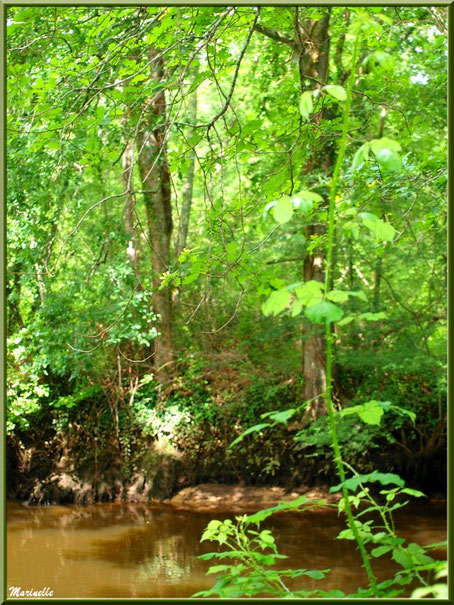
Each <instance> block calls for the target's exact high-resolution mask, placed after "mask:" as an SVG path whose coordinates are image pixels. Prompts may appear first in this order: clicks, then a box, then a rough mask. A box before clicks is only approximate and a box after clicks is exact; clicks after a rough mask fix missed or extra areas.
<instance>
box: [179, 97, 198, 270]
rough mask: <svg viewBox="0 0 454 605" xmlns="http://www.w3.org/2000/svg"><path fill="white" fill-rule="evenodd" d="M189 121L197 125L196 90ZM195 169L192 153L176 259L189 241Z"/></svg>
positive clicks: (189, 134)
mask: <svg viewBox="0 0 454 605" xmlns="http://www.w3.org/2000/svg"><path fill="white" fill-rule="evenodd" d="M188 109H189V116H188V117H189V121H190V123H191V124H195V122H196V120H197V90H195V91H194V92H193V93H192V94H191V95H190V97H189V108H188ZM194 132H195V129H194V128H191V129H190V130H189V132H188V139H190V138H191V137H192V136H193V134H194ZM194 169H195V153H194V152H193V151H191V158H190V164H189V168H188V172H187V174H186V180H185V183H184V186H183V201H182V204H181V214H180V224H179V229H178V239H177V246H176V257H177V258H178V257H179V256H180V254H181V253H182V252H183V250H184V248H185V247H186V242H187V239H188V227H189V217H190V214H191V205H192V192H193V188H194Z"/></svg>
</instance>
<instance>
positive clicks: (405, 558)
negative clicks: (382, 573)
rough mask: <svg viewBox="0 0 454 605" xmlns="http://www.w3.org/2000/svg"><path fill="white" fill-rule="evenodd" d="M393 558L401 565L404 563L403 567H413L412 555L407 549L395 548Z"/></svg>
mask: <svg viewBox="0 0 454 605" xmlns="http://www.w3.org/2000/svg"><path fill="white" fill-rule="evenodd" d="M393 559H394V561H395V562H396V563H399V565H402V567H404V568H405V569H409V568H410V567H413V563H412V560H411V557H410V556H409V555H408V554H407V552H406V551H405V550H400V549H398V548H394V549H393Z"/></svg>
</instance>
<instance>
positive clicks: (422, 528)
mask: <svg viewBox="0 0 454 605" xmlns="http://www.w3.org/2000/svg"><path fill="white" fill-rule="evenodd" d="M226 516H228V515H216V514H211V515H210V514H206V513H204V514H198V513H190V512H182V511H175V510H173V509H171V508H169V507H149V506H146V505H137V504H134V505H132V504H129V505H128V504H97V505H93V506H85V507H82V506H48V507H24V506H21V505H19V504H13V503H10V504H9V505H8V508H7V557H8V558H7V585H8V586H21V587H22V588H24V589H29V588H36V589H40V588H42V587H44V586H49V587H50V588H51V589H52V590H53V591H54V597H57V598H58V597H60V598H70V597H72V598H77V597H79V598H90V597H91V598H129V597H134V598H145V597H148V598H150V597H156V598H160V597H161V598H164V597H167V598H168V597H189V596H190V595H191V594H193V593H194V592H196V591H198V590H202V589H204V588H208V587H209V586H211V585H212V583H213V579H212V578H210V577H208V578H207V577H206V576H205V571H206V569H207V568H208V566H209V563H206V562H203V561H199V560H197V559H196V557H197V556H198V555H199V554H202V553H204V552H209V551H211V550H214V549H215V547H214V545H213V544H210V543H207V542H203V543H202V544H200V542H199V540H200V536H201V533H202V531H203V529H204V527H205V526H206V524H207V523H208V522H209V521H210V519H212V518H216V517H221V518H225V517H226ZM445 519H446V510H445V508H444V506H443V505H439V506H438V507H437V506H430V507H427V506H426V507H424V506H422V507H421V506H419V507H413V508H409V509H408V510H407V511H406V512H405V513H401V514H400V515H398V522H399V526H400V528H401V531H400V533H401V535H402V536H403V537H406V538H407V539H410V540H411V541H415V542H420V543H423V544H428V543H431V542H439V541H442V540H444V539H446V521H445ZM268 527H269V528H270V529H272V530H273V533H274V534H275V535H276V537H277V543H278V547H279V549H280V550H281V552H282V553H283V554H286V555H288V556H289V559H287V560H285V561H283V562H281V565H282V566H283V567H293V568H297V567H304V568H307V569H326V568H331V569H332V571H331V573H330V574H328V577H327V580H325V581H324V585H323V588H324V589H329V588H333V587H336V588H342V589H343V590H344V591H345V592H349V591H353V590H354V589H355V588H356V587H357V586H358V585H361V584H362V585H365V583H366V580H365V575H364V573H363V570H362V569H361V562H360V559H359V557H358V553H357V552H356V550H355V547H354V545H353V544H352V543H351V542H346V541H339V540H334V538H335V536H336V535H337V533H338V532H339V531H340V530H341V529H342V527H343V524H342V521H341V520H340V519H338V517H337V514H336V512H335V511H324V512H315V511H311V512H310V513H309V512H308V513H305V514H302V515H282V516H280V517H275V518H271V520H269V523H268ZM438 554H439V555H440V556H443V552H440V553H438ZM378 564H379V566H378V574H379V576H380V577H381V578H384V577H386V576H387V575H389V574H390V573H393V571H394V567H393V564H392V563H389V562H387V561H385V560H384V559H383V560H379V561H378ZM300 582H301V581H300ZM300 586H301V587H302V586H303V585H302V584H300ZM304 587H305V588H315V587H321V584H320V583H319V582H317V581H315V580H311V579H309V578H306V579H305V584H304Z"/></svg>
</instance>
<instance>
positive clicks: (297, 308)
mask: <svg viewBox="0 0 454 605" xmlns="http://www.w3.org/2000/svg"><path fill="white" fill-rule="evenodd" d="M303 307H304V301H303V300H301V299H300V298H295V300H294V301H293V302H292V307H291V309H292V313H291V315H292V317H296V316H297V315H299V314H300V313H301V311H302V309H303Z"/></svg>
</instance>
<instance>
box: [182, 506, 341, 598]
mask: <svg viewBox="0 0 454 605" xmlns="http://www.w3.org/2000/svg"><path fill="white" fill-rule="evenodd" d="M303 503H304V498H298V500H295V501H293V502H286V503H281V504H279V505H278V506H276V507H274V508H273V509H268V510H267V511H261V512H260V513H257V514H255V515H250V516H246V515H244V516H242V517H236V524H235V523H234V522H233V521H232V520H231V519H226V520H225V521H217V520H213V521H210V523H209V524H208V526H207V528H206V529H205V531H204V533H203V535H202V538H201V541H203V540H210V541H212V542H217V543H218V544H219V545H221V546H223V547H224V548H227V550H224V551H223V552H212V553H207V554H205V555H201V556H200V557H199V558H200V559H202V560H205V561H207V560H208V561H209V560H211V559H220V560H225V559H227V560H233V561H232V562H231V563H229V564H222V565H212V566H211V567H210V569H209V570H208V572H207V573H208V574H218V575H219V579H218V580H217V582H216V583H215V584H214V586H213V587H212V588H210V589H209V590H204V591H201V592H198V593H196V594H195V595H193V596H194V597H212V596H218V597H220V598H241V597H257V596H264V597H275V598H279V597H280V598H282V597H284V598H304V597H312V596H317V595H320V594H323V596H338V594H337V595H334V594H331V593H328V592H326V591H322V593H320V592H319V591H318V590H304V589H300V590H290V589H289V588H288V587H287V585H286V584H285V581H286V580H287V579H290V580H292V579H295V578H301V577H304V576H306V577H309V578H312V579H314V580H321V579H323V578H324V577H325V575H326V573H327V572H328V571H329V570H328V569H324V570H318V569H311V570H308V569H285V570H282V569H275V568H274V566H275V565H276V563H277V562H278V560H279V559H285V558H286V557H285V555H281V554H279V552H278V551H277V548H276V544H275V541H274V537H273V536H272V534H271V531H270V530H268V529H264V530H261V531H260V527H259V525H260V522H261V521H262V520H263V519H265V518H266V517H267V516H269V515H272V514H274V513H275V512H279V511H284V510H295V509H298V508H299V507H300V506H301V505H302V504H303ZM251 525H256V526H257V530H254V529H252V528H251V527H250V526H251ZM336 592H337V593H340V592H341V591H336ZM342 594H343V593H342Z"/></svg>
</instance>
